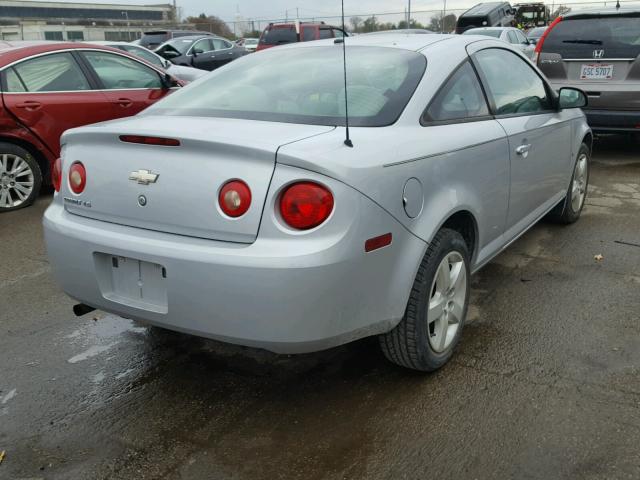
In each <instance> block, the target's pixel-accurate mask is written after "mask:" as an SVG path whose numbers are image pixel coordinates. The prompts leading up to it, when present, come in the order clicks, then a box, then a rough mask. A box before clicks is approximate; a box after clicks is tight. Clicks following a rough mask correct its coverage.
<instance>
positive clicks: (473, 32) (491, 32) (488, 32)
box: [463, 28, 502, 38]
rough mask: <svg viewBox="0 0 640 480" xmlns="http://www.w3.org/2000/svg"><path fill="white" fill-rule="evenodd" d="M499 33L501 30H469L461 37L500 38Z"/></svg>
mask: <svg viewBox="0 0 640 480" xmlns="http://www.w3.org/2000/svg"><path fill="white" fill-rule="evenodd" d="M501 33H502V30H484V29H482V28H471V29H469V30H465V32H464V33H463V35H485V36H487V37H495V38H500V34H501Z"/></svg>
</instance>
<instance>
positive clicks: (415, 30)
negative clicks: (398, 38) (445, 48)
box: [363, 28, 436, 35]
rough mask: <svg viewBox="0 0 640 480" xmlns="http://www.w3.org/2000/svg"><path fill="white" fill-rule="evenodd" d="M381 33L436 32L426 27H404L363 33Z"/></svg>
mask: <svg viewBox="0 0 640 480" xmlns="http://www.w3.org/2000/svg"><path fill="white" fill-rule="evenodd" d="M380 33H383V34H385V35H391V34H394V33H395V34H397V33H401V34H414V35H420V34H427V33H436V32H433V31H431V30H427V29H426V28H402V29H395V30H377V31H375V32H367V33H363V35H376V34H380Z"/></svg>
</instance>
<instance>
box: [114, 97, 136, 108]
mask: <svg viewBox="0 0 640 480" xmlns="http://www.w3.org/2000/svg"><path fill="white" fill-rule="evenodd" d="M115 103H117V104H118V105H120V106H121V107H122V108H128V107H130V106H131V105H133V102H132V101H131V100H130V99H129V98H119V99H118V100H116V102H115Z"/></svg>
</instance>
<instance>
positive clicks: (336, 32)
mask: <svg viewBox="0 0 640 480" xmlns="http://www.w3.org/2000/svg"><path fill="white" fill-rule="evenodd" d="M332 30H333V36H334V37H336V38H344V33H343V31H342V30H338V29H337V28H332Z"/></svg>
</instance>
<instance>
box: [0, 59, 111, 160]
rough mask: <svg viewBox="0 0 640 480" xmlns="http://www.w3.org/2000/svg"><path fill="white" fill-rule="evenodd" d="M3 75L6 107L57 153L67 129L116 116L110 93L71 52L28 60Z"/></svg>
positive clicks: (3, 96) (7, 70)
mask: <svg viewBox="0 0 640 480" xmlns="http://www.w3.org/2000/svg"><path fill="white" fill-rule="evenodd" d="M2 75H3V94H2V98H3V101H4V105H5V108H6V109H7V110H8V111H9V112H10V113H11V114H12V115H13V116H14V117H15V118H16V119H17V120H18V121H19V122H20V123H21V124H22V125H24V126H25V127H27V128H28V129H29V130H31V132H32V133H33V134H34V135H36V136H37V137H38V138H39V139H40V140H41V141H42V142H43V143H44V144H45V145H47V147H48V148H49V149H50V150H51V152H53V153H54V154H55V155H59V154H60V136H61V135H62V133H63V132H64V131H65V130H68V129H70V128H74V127H79V126H82V125H87V124H90V123H96V122H101V121H104V120H109V119H111V118H112V114H111V113H110V109H109V108H108V100H107V98H106V96H105V95H104V93H103V92H101V91H99V90H97V89H96V88H95V87H96V86H97V85H95V83H94V82H93V80H92V78H91V77H90V76H88V75H87V72H85V71H84V70H83V68H82V67H81V64H80V63H78V59H77V58H76V57H75V56H74V54H72V53H71V52H57V53H50V54H46V55H41V56H38V57H34V58H30V59H25V60H23V61H22V62H20V63H17V64H15V65H13V66H12V67H10V68H7V69H5V70H4V71H3V74H2ZM105 107H107V108H105Z"/></svg>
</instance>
